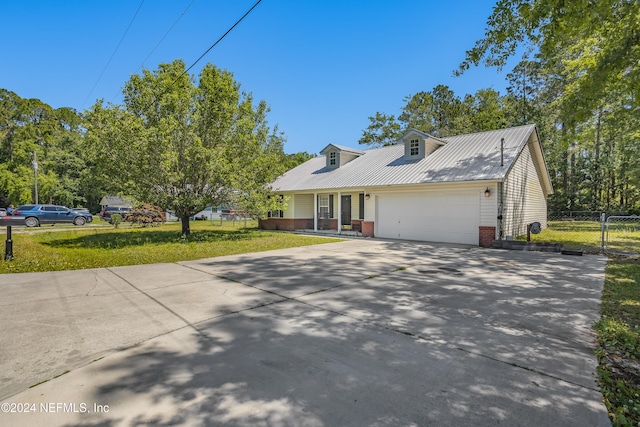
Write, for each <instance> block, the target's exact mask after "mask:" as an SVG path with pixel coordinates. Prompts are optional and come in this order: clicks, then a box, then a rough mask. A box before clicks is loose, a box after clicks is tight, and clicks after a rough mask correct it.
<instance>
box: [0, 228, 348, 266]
mask: <svg viewBox="0 0 640 427" xmlns="http://www.w3.org/2000/svg"><path fill="white" fill-rule="evenodd" d="M180 230H181V224H180V223H171V224H164V225H160V226H158V227H153V228H147V227H136V228H129V227H127V228H122V227H120V228H117V229H116V228H94V229H74V230H73V231H58V232H56V233H50V232H38V233H35V232H29V231H23V232H18V233H14V234H13V260H12V261H0V273H25V272H36V271H59V270H78V269H83V268H100V267H115V266H122V265H137V264H152V263H161V262H178V261H187V260H193V259H202V258H209V257H217V256H224V255H235V254H242V253H248V252H261V251H268V250H272V249H283V248H291V247H297V246H307V245H314V244H319V243H329V242H337V241H340V239H333V238H324V237H314V236H301V235H296V234H291V233H283V232H273V231H271V232H269V231H263V230H258V229H241V228H237V226H235V227H234V224H226V223H225V224H224V225H222V226H220V225H217V224H210V223H206V222H203V221H198V222H197V223H196V222H193V223H192V224H191V230H192V234H191V236H189V237H188V238H185V237H182V236H181V235H180Z"/></svg>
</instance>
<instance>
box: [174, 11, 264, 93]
mask: <svg viewBox="0 0 640 427" xmlns="http://www.w3.org/2000/svg"><path fill="white" fill-rule="evenodd" d="M261 1H262V0H258V1H257V2H256V3H255V4H254V5H253V6H251V9H249V10H248V11H247V12H246V13H245V14H244V15H242V17H241V18H240V19H238V20H237V21H236V23H235V24H233V25H232V26H231V28H229V29H228V30H227V32H226V33H224V34H223V35H222V36H220V38H219V39H218V40H216V42H215V43H214V44H212V45H211V46H210V47H209V49H207V50H205V51H204V53H203V54H202V55H200V57H199V58H198V59H196V62H194V63H193V64H191V66H190V67H189V68H187V69H186V70H184V72H183V73H182V74H180V76H178V79H179V78H180V77H182V76H183V75H185V74H186V73H188V72H189V70H190V69H192V68H193V67H194V66H195V65H196V64H197V63H198V62H200V60H201V59H202V58H204V57H205V55H206V54H207V53H209V51H211V49H213V48H214V47H216V45H217V44H218V43H220V42H221V41H222V39H224V38H225V37H226V36H227V34H229V33H230V32H231V31H232V30H233V29H234V28H235V27H236V26H237V25H238V24H239V23H240V22H242V20H243V19H244V18H246V17H247V15H248V14H250V13H251V11H252V10H253V9H255V8H256V6H258V4H260V2H261ZM178 79H176V81H177V80H178ZM173 83H175V81H174V82H173Z"/></svg>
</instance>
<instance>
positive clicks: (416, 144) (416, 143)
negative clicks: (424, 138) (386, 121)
mask: <svg viewBox="0 0 640 427" xmlns="http://www.w3.org/2000/svg"><path fill="white" fill-rule="evenodd" d="M409 148H410V149H411V152H410V153H409V154H410V155H411V156H412V157H413V156H418V155H419V154H420V140H418V139H412V140H411V142H410V145H409Z"/></svg>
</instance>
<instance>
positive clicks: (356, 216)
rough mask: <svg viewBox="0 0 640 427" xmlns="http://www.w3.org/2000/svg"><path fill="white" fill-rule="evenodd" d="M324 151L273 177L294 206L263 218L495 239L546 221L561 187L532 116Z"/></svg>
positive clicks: (280, 224) (375, 231)
mask: <svg viewBox="0 0 640 427" xmlns="http://www.w3.org/2000/svg"><path fill="white" fill-rule="evenodd" d="M321 154H322V155H323V156H322V157H317V158H314V159H311V160H309V161H307V162H305V163H304V164H302V165H299V166H298V167H296V168H294V169H292V170H291V171H289V172H287V173H285V174H284V175H282V176H281V177H279V178H278V179H277V180H276V181H275V182H274V183H273V188H274V189H275V190H276V191H278V192H279V193H280V194H283V195H284V196H286V197H288V206H287V208H286V210H284V211H279V212H275V213H273V215H272V216H271V217H270V218H268V219H265V220H262V221H260V226H261V227H262V228H266V229H281V230H324V229H330V230H335V231H336V232H342V231H343V230H355V231H360V232H362V235H363V236H371V237H374V236H375V237H386V238H395V239H409V240H421V241H433V242H446V243H462V244H472V245H480V246H490V245H491V242H492V241H493V240H494V239H504V238H506V237H507V236H513V237H516V236H519V235H521V234H524V233H526V228H527V224H529V223H531V222H534V221H539V222H540V223H541V224H542V226H543V228H544V227H546V210H547V209H546V197H547V195H549V194H551V193H552V191H553V189H552V187H551V183H550V179H549V174H548V171H547V168H546V164H545V161H544V156H543V154H542V148H541V146H540V141H539V137H538V133H537V130H536V128H535V126H534V125H528V126H520V127H516V128H509V129H503V130H497V131H490V132H482V133H476V134H469V135H459V136H454V137H449V138H442V139H441V138H435V137H433V136H431V135H428V134H426V133H423V132H420V131H417V130H409V131H408V132H407V133H405V135H404V136H403V137H402V138H400V140H398V142H397V144H395V145H392V146H387V147H381V148H376V149H371V150H366V151H361V150H356V149H352V148H348V147H343V146H339V145H334V144H329V145H328V146H327V147H325V149H323V150H322V152H321Z"/></svg>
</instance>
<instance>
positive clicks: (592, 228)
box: [519, 221, 640, 254]
mask: <svg viewBox="0 0 640 427" xmlns="http://www.w3.org/2000/svg"><path fill="white" fill-rule="evenodd" d="M526 237H527V236H526V235H525V236H521V237H520V238H519V240H525V239H526ZM605 238H608V239H607V242H608V245H607V253H637V254H640V221H635V222H628V223H620V222H618V223H616V222H614V223H612V224H610V227H609V230H608V235H607V233H606V230H605ZM531 241H532V242H551V243H562V245H563V247H564V248H565V249H582V250H583V251H585V252H589V253H599V252H601V245H602V243H601V242H602V229H601V225H600V222H598V221H549V223H548V226H547V228H546V229H544V230H542V232H541V233H540V234H532V235H531Z"/></svg>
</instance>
